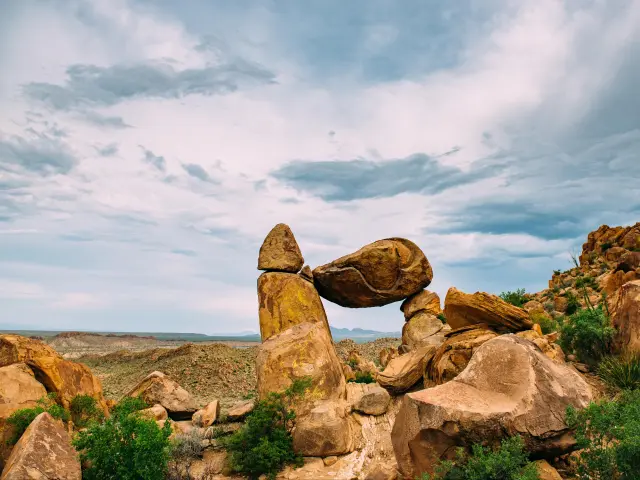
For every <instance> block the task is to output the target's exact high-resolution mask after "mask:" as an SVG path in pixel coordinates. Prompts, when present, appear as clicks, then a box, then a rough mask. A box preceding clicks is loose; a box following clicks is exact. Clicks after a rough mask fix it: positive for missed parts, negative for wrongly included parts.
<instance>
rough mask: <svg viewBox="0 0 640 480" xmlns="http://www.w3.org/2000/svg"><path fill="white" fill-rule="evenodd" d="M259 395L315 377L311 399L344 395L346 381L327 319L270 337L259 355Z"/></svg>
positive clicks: (279, 390) (301, 325) (257, 359)
mask: <svg viewBox="0 0 640 480" xmlns="http://www.w3.org/2000/svg"><path fill="white" fill-rule="evenodd" d="M256 370H257V375H258V395H259V397H260V398H265V397H266V396H267V395H268V394H269V392H281V391H283V390H285V389H286V388H287V387H289V386H290V385H291V383H292V382H293V381H294V380H300V379H303V378H305V377H311V387H310V389H309V390H308V391H307V393H306V395H305V397H304V398H305V399H308V400H326V399H334V400H338V399H344V398H345V395H346V390H345V388H346V382H345V379H344V374H343V373H342V365H341V362H340V360H339V359H338V355H337V354H336V351H335V348H334V346H333V341H332V339H331V335H330V334H329V330H328V329H327V328H326V326H325V325H324V324H323V323H320V322H315V323H301V324H300V325H295V326H293V327H291V328H288V329H287V330H284V331H282V332H280V333H278V334H277V335H274V336H272V337H270V338H269V339H268V340H266V341H265V342H264V343H262V345H261V346H260V348H259V350H258V356H257V358H256Z"/></svg>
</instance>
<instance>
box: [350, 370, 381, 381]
mask: <svg viewBox="0 0 640 480" xmlns="http://www.w3.org/2000/svg"><path fill="white" fill-rule="evenodd" d="M349 382H351V383H376V379H375V378H373V375H371V373H369V372H356V378H352V379H350V380H349Z"/></svg>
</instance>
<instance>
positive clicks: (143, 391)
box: [126, 372, 197, 420]
mask: <svg viewBox="0 0 640 480" xmlns="http://www.w3.org/2000/svg"><path fill="white" fill-rule="evenodd" d="M126 396H127V397H140V398H142V400H144V401H145V402H146V403H147V404H149V405H155V404H159V405H162V406H163V407H164V408H165V409H166V410H167V413H168V414H169V417H171V418H172V419H173V420H186V419H189V420H190V419H191V417H192V415H193V413H194V412H195V411H196V410H197V407H196V402H195V400H194V399H193V397H192V396H191V394H190V393H189V392H187V391H186V390H185V389H184V388H182V387H181V386H180V385H178V383H177V382H175V381H174V380H171V379H170V378H169V377H167V376H166V375H165V374H164V373H162V372H152V373H150V374H149V375H147V376H146V377H145V378H144V379H143V380H142V381H141V382H140V383H139V384H138V385H136V386H135V387H133V388H132V389H131V390H130V391H129V393H127V395H126Z"/></svg>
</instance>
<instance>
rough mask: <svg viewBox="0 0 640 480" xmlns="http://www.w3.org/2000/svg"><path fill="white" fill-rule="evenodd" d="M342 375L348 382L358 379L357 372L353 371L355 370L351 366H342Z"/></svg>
mask: <svg viewBox="0 0 640 480" xmlns="http://www.w3.org/2000/svg"><path fill="white" fill-rule="evenodd" d="M342 373H343V375H344V379H345V380H346V381H347V382H348V381H349V380H355V379H356V372H354V371H353V368H351V365H346V364H343V365H342Z"/></svg>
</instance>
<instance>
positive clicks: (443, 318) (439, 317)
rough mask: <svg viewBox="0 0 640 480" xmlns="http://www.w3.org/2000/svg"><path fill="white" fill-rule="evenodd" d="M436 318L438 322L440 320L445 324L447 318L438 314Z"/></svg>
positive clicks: (442, 314)
mask: <svg viewBox="0 0 640 480" xmlns="http://www.w3.org/2000/svg"><path fill="white" fill-rule="evenodd" d="M436 317H438V320H440V321H441V322H442V323H447V317H445V316H444V313H439V314H438V315H436Z"/></svg>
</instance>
